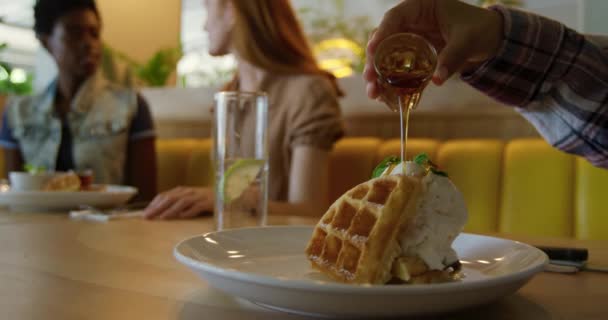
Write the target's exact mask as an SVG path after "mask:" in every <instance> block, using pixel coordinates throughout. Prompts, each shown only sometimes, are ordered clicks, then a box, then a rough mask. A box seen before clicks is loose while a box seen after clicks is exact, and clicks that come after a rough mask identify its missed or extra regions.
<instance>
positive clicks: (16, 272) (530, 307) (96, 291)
mask: <svg viewBox="0 0 608 320" xmlns="http://www.w3.org/2000/svg"><path fill="white" fill-rule="evenodd" d="M270 222H271V223H273V224H312V223H314V222H315V221H313V220H310V219H304V218H278V219H270ZM212 228H213V221H212V220H211V219H209V218H202V219H197V220H189V221H169V222H166V221H142V220H122V221H111V222H108V223H95V222H86V221H71V220H69V219H68V218H67V216H65V215H60V214H15V213H6V212H3V211H0V310H1V311H0V314H2V316H0V318H2V319H180V320H188V319H193V320H194V319H245V318H246V319H269V318H272V319H305V318H303V317H299V316H294V315H288V314H283V313H277V312H273V311H268V310H266V309H263V308H260V307H257V306H255V305H253V304H251V303H249V302H246V301H243V300H240V299H238V298H234V297H232V296H228V295H225V294H223V293H221V292H220V291H218V290H215V289H213V288H211V287H209V286H208V285H207V283H206V282H205V281H202V280H200V279H199V278H198V277H197V276H196V275H195V274H194V273H192V272H190V271H189V270H188V268H187V267H185V266H182V265H181V264H179V263H178V262H177V261H176V260H175V259H174V258H173V254H172V250H173V247H174V246H175V244H177V243H178V242H179V241H180V240H182V239H184V238H187V237H189V236H193V235H197V234H201V233H205V232H209V231H211V230H212ZM517 239H518V240H523V241H526V242H529V243H533V244H543V245H554V246H570V247H586V248H588V249H589V252H590V263H592V264H595V265H601V266H604V267H608V242H607V241H598V242H593V241H576V240H569V239H542V240H541V239H523V238H517ZM445 318H446V316H443V317H439V318H438V319H445ZM447 318H450V319H467V320H470V319H535V320H545V319H608V273H593V272H581V273H578V274H575V275H567V274H555V273H542V274H540V275H538V276H536V277H535V278H534V279H533V280H532V281H531V282H530V283H528V284H527V285H526V286H525V287H524V288H522V289H521V290H520V291H519V292H518V293H517V294H515V295H513V296H510V297H508V298H505V299H502V300H500V301H498V302H495V303H493V304H490V305H487V306H483V307H479V308H476V309H473V310H467V311H464V312H460V313H456V314H452V315H449V317H447Z"/></svg>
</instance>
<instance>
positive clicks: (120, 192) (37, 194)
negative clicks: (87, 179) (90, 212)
mask: <svg viewBox="0 0 608 320" xmlns="http://www.w3.org/2000/svg"><path fill="white" fill-rule="evenodd" d="M135 194H137V189H136V188H133V187H128V186H114V185H108V186H106V188H105V190H103V191H77V192H74V191H70V192H64V191H10V190H9V191H5V192H0V205H4V206H8V207H9V208H10V209H11V211H18V212H37V211H66V210H72V209H77V208H78V206H80V205H89V206H94V207H98V208H109V207H114V206H119V205H121V204H124V203H126V202H127V201H129V199H131V198H132V197H133V196H134V195H135Z"/></svg>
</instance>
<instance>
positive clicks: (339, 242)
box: [306, 176, 420, 284]
mask: <svg viewBox="0 0 608 320" xmlns="http://www.w3.org/2000/svg"><path fill="white" fill-rule="evenodd" d="M419 190H420V182H419V181H418V180H417V179H416V178H411V177H406V176H383V177H379V178H376V179H372V180H369V181H367V182H365V183H362V184H360V185H358V186H356V187H354V188H353V189H351V190H349V191H348V192H346V193H345V194H344V195H343V196H342V197H340V198H339V199H338V200H336V202H334V203H333V204H332V206H331V207H330V208H329V210H328V211H327V212H326V213H325V214H324V215H323V217H322V218H321V220H320V221H319V223H318V224H317V226H316V227H315V229H314V231H313V235H312V238H311V239H310V242H309V243H308V246H307V248H306V255H307V257H308V259H309V260H310V261H311V262H312V265H313V267H314V268H316V269H318V270H320V271H321V272H323V273H325V274H327V275H329V276H331V277H332V278H334V279H336V280H338V281H342V282H349V283H361V284H363V283H369V284H384V283H386V282H387V281H388V280H390V279H391V277H392V276H391V269H392V267H393V260H395V258H396V257H397V256H398V255H399V253H400V247H399V243H398V241H397V237H398V236H399V234H400V233H401V231H402V230H403V228H404V226H405V224H406V223H407V221H408V220H409V217H411V216H413V214H414V213H415V209H416V208H415V205H416V202H417V201H416V200H417V197H418V194H419V192H420V191H419Z"/></svg>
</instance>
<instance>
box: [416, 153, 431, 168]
mask: <svg viewBox="0 0 608 320" xmlns="http://www.w3.org/2000/svg"><path fill="white" fill-rule="evenodd" d="M429 161H430V158H429V155H428V154H426V153H424V152H423V153H421V154H419V155H417V156H415V157H414V162H415V163H416V164H417V165H419V166H426V165H427V164H428V162H429Z"/></svg>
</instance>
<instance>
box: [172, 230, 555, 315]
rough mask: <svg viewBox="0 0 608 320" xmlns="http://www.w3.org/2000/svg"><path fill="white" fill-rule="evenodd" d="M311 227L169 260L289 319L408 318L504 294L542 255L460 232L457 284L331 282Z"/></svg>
mask: <svg viewBox="0 0 608 320" xmlns="http://www.w3.org/2000/svg"><path fill="white" fill-rule="evenodd" d="M311 234H312V228H311V227H293V226H289V227H264V228H248V229H235V230H227V231H221V232H212V233H208V234H205V235H201V236H196V237H193V238H190V239H187V240H184V241H182V242H181V243H179V244H178V245H177V246H176V247H175V249H174V255H175V257H176V258H177V260H179V261H180V262H181V263H183V264H185V265H186V266H188V267H190V268H191V269H192V270H193V271H194V272H195V273H197V274H198V275H199V276H200V277H202V278H204V279H205V280H206V281H207V282H208V283H209V284H210V285H211V286H213V287H216V288H218V289H220V290H223V291H225V292H227V293H229V294H232V295H235V296H239V297H242V298H244V299H247V300H250V301H252V302H254V303H256V304H259V305H262V306H265V307H268V308H271V309H275V310H280V311H286V312H290V313H296V314H303V315H314V316H330V317H349V318H351V317H370V316H412V315H426V314H436V313H443V312H448V311H454V310H457V309H462V308H466V307H471V306H476V305H480V304H484V303H487V302H490V301H493V300H496V299H498V298H500V297H503V296H506V295H508V294H511V293H513V292H515V291H517V289H519V288H520V287H521V286H523V285H524V284H525V283H526V282H527V281H528V280H529V279H530V278H531V277H532V276H533V275H534V274H536V273H538V272H540V271H542V269H543V267H544V265H545V264H546V263H547V261H548V259H547V256H546V255H545V254H544V253H543V252H542V251H540V250H538V249H536V248H534V247H532V246H529V245H526V244H523V243H519V242H516V241H510V240H505V239H499V238H493V237H486V236H480V235H473V234H461V235H460V236H459V237H458V238H457V239H456V240H455V242H454V248H455V249H456V251H457V252H458V255H459V257H460V259H461V261H462V263H463V271H464V274H465V278H464V279H463V280H462V281H458V282H451V283H442V284H428V285H378V286H360V285H349V284H342V283H336V282H333V281H331V280H329V279H328V278H327V277H325V276H324V275H322V274H321V273H319V272H317V271H316V270H314V269H312V268H311V266H310V263H309V262H308V261H307V259H306V257H305V255H304V249H305V247H306V244H307V243H308V240H309V238H310V236H311Z"/></svg>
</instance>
